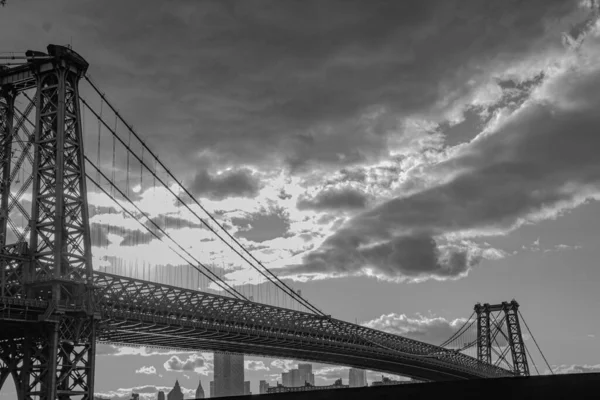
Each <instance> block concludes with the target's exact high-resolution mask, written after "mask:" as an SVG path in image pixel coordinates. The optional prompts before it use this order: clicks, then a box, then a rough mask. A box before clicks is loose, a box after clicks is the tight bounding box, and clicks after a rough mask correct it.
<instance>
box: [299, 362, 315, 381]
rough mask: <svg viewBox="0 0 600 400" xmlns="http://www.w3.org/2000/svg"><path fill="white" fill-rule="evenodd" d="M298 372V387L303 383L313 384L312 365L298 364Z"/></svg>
mask: <svg viewBox="0 0 600 400" xmlns="http://www.w3.org/2000/svg"><path fill="white" fill-rule="evenodd" d="M298 371H300V374H299V375H300V376H299V377H298V379H299V385H298V386H304V384H305V383H307V382H308V383H310V384H311V385H314V384H315V375H314V374H313V373H312V364H298Z"/></svg>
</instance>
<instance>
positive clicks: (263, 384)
mask: <svg viewBox="0 0 600 400" xmlns="http://www.w3.org/2000/svg"><path fill="white" fill-rule="evenodd" d="M268 390H269V384H268V383H267V381H260V382H259V384H258V393H259V394H266V393H268Z"/></svg>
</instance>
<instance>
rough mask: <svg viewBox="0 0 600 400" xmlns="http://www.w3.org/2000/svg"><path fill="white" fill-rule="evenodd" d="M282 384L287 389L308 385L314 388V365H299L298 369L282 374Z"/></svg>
mask: <svg viewBox="0 0 600 400" xmlns="http://www.w3.org/2000/svg"><path fill="white" fill-rule="evenodd" d="M281 383H282V385H283V386H286V387H301V386H305V385H306V384H307V383H309V384H311V385H313V386H314V384H315V375H314V374H313V373H312V364H298V368H297V369H292V370H290V371H288V372H284V373H282V374H281Z"/></svg>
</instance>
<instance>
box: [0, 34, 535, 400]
mask: <svg viewBox="0 0 600 400" xmlns="http://www.w3.org/2000/svg"><path fill="white" fill-rule="evenodd" d="M48 53H49V55H44V56H43V57H39V56H35V57H33V56H31V57H30V59H29V61H28V62H27V63H25V64H24V65H22V66H18V67H15V68H8V69H7V68H0V174H1V175H0V189H1V190H0V192H1V196H0V202H1V204H0V323H1V324H2V325H1V326H2V329H0V388H1V387H2V385H3V384H4V382H6V380H7V379H13V380H14V381H15V384H16V386H17V392H18V400H29V399H32V398H40V399H46V400H55V399H60V400H66V399H71V398H80V399H84V400H91V399H92V396H93V391H94V364H95V346H96V343H97V342H104V343H119V344H127V345H134V346H139V345H143V346H154V347H164V348H180V349H189V350H213V351H217V350H221V351H230V352H231V351H233V352H240V353H248V354H256V355H264V356H274V357H286V358H295V359H304V360H312V361H317V362H318V361H320V362H325V363H333V364H342V365H348V366H354V367H358V368H364V369H372V370H380V371H386V372H392V373H397V374H402V375H406V376H411V377H414V378H417V379H422V380H449V379H468V378H491V377H501V376H511V375H513V374H514V373H515V372H514V371H507V370H505V369H502V368H499V367H496V366H494V365H491V364H490V363H488V362H484V361H481V360H478V359H476V358H472V357H468V356H466V355H464V354H461V353H460V352H458V351H452V350H447V349H444V348H442V347H437V346H433V345H430V344H426V343H422V342H419V341H415V340H410V339H407V338H404V337H401V336H397V335H392V334H388V333H384V332H380V331H377V330H373V329H369V328H366V327H363V326H359V325H356V324H351V323H347V322H344V321H340V320H336V319H333V318H331V317H329V316H324V315H322V314H319V313H315V314H311V313H306V312H300V311H294V310H290V309H285V308H279V307H273V306H267V305H264V304H259V303H254V302H252V301H247V300H240V299H236V298H229V297H224V296H219V295H215V294H210V293H205V292H199V291H193V290H187V289H183V288H177V287H173V286H168V285H161V284H156V283H153V282H148V281H143V280H137V279H131V278H126V277H121V276H117V275H112V274H107V273H101V272H97V271H96V272H94V271H93V270H92V266H91V243H90V235H89V218H88V209H87V198H86V197H87V194H86V193H87V190H86V180H85V176H86V175H85V168H84V167H85V165H84V152H83V143H82V127H81V112H80V109H79V100H80V98H79V93H78V83H79V80H80V78H81V77H82V76H83V74H84V73H85V71H86V69H87V66H88V65H87V63H86V62H85V60H83V59H82V58H81V57H80V56H79V55H78V54H77V53H75V52H73V51H72V50H71V49H69V48H65V47H61V46H53V45H50V46H48ZM31 54H33V53H31ZM27 91H29V92H34V94H31V95H30V94H28V93H27ZM18 96H21V97H22V101H21V103H20V104H22V105H25V106H24V109H18V108H16V107H15V99H16V98H17V97H18ZM15 143H16V145H15ZM15 151H16V152H15ZM27 163H29V164H30V165H31V171H27V176H25V170H24V169H23V168H24V165H25V164H27ZM19 173H21V175H22V176H23V177H22V178H21V180H19V176H20V175H19ZM18 183H20V185H17V184H18ZM29 195H30V197H31V202H32V206H31V212H29V211H28V210H27V209H26V206H25V205H24V203H23V201H24V199H25V198H29V197H28V196H29ZM11 212H12V213H13V214H14V215H20V216H21V218H22V219H24V220H25V223H21V224H19V223H18V221H16V220H15V219H14V216H13V218H11ZM8 229H10V230H11V231H8ZM9 233H10V234H11V235H13V236H14V238H13V239H15V240H14V242H9V241H8V240H7V239H8V238H9V235H8V234H9ZM515 312H516V309H515ZM515 318H516V314H515V313H512V314H510V321H509V326H510V327H511V328H510V329H509V334H510V336H509V341H511V344H512V345H513V347H514V349H515V350H514V351H513V357H515V351H517V352H519V351H520V350H519V349H520V348H522V346H521V347H520V345H519V340H520V328H519V327H518V320H515ZM515 321H516V324H515ZM487 324H488V325H487V329H489V320H488V322H487ZM521 359H522V360H523V361H524V362H525V365H526V359H525V358H524V356H523V357H522V358H521Z"/></svg>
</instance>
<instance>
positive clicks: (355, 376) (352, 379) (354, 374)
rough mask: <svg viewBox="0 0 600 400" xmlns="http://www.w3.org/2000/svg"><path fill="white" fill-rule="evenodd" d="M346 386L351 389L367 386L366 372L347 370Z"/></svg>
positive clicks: (362, 370) (353, 369) (354, 369)
mask: <svg viewBox="0 0 600 400" xmlns="http://www.w3.org/2000/svg"><path fill="white" fill-rule="evenodd" d="M348 386H350V387H351V388H352V387H363V386H367V371H365V370H364V369H356V368H350V369H349V370H348Z"/></svg>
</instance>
